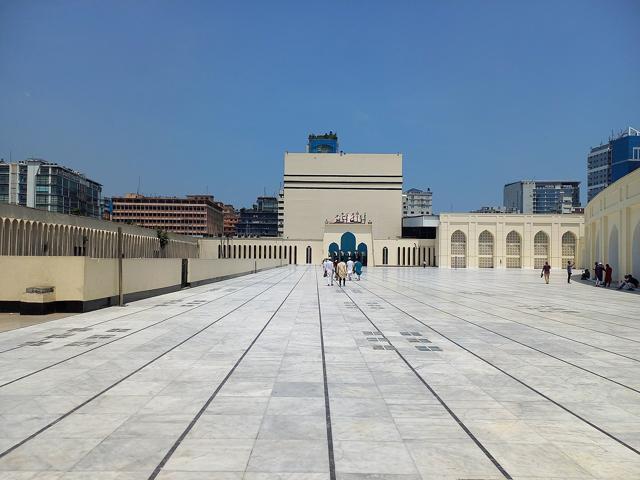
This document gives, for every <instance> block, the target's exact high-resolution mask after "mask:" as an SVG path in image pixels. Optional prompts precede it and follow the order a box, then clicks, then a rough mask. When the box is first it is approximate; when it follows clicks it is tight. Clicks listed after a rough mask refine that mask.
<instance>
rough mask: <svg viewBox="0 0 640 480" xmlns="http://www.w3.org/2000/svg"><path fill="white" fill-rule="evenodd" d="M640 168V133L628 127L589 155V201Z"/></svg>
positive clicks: (595, 148) (593, 149) (592, 150)
mask: <svg viewBox="0 0 640 480" xmlns="http://www.w3.org/2000/svg"><path fill="white" fill-rule="evenodd" d="M639 166H640V131H639V130H637V129H635V128H633V127H628V128H627V129H626V130H623V131H621V132H620V133H618V134H617V135H612V136H611V137H610V138H609V141H608V142H607V143H603V144H601V145H598V146H597V147H593V148H591V150H590V151H589V154H588V155H587V201H588V202H589V201H591V199H592V198H593V197H595V196H596V195H597V194H598V193H600V192H601V191H602V190H604V189H605V188H607V187H608V186H609V185H610V184H611V183H613V182H615V181H617V180H619V179H621V178H622V177H624V176H625V175H626V174H628V173H631V172H632V171H633V170H635V169H636V168H638V167H639Z"/></svg>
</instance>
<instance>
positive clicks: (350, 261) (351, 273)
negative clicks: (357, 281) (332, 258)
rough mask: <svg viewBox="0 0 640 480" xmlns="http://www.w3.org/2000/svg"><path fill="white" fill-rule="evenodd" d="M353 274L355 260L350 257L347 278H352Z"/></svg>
mask: <svg viewBox="0 0 640 480" xmlns="http://www.w3.org/2000/svg"><path fill="white" fill-rule="evenodd" d="M352 275H353V260H351V258H349V260H347V278H348V279H349V281H351V280H352V278H351V276H352Z"/></svg>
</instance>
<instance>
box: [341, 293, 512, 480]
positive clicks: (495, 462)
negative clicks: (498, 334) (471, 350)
mask: <svg viewBox="0 0 640 480" xmlns="http://www.w3.org/2000/svg"><path fill="white" fill-rule="evenodd" d="M363 288H364V287H363ZM341 290H342V293H344V294H345V296H346V297H347V298H348V299H349V300H351V303H353V304H354V305H355V306H356V307H357V308H358V310H359V311H360V313H362V315H363V316H364V317H365V318H366V319H367V320H368V321H369V323H370V324H371V325H372V326H373V328H375V329H376V331H377V332H380V334H379V335H378V336H380V337H381V338H384V339H385V340H386V341H387V342H388V343H389V345H391V346H392V347H393V348H394V351H395V352H396V354H397V355H398V356H399V357H400V359H401V360H402V361H403V362H404V363H405V364H406V365H407V367H409V369H410V370H411V371H412V372H413V373H414V375H415V376H416V377H418V379H419V380H420V382H421V383H422V384H423V385H424V386H425V387H427V389H428V390H429V392H431V394H432V395H433V396H434V397H435V399H436V400H438V402H439V403H440V405H442V407H443V408H444V409H445V410H446V411H447V413H448V414H449V415H450V416H451V418H453V419H454V420H455V422H456V423H457V424H458V425H459V426H460V428H462V430H463V431H464V433H466V434H467V436H468V437H469V438H470V439H471V440H472V441H473V443H475V444H476V446H477V447H478V448H479V449H480V450H481V451H482V453H483V454H484V455H485V456H486V457H487V458H488V459H489V461H491V463H492V464H493V465H494V466H495V467H496V468H497V469H498V471H499V472H500V473H501V474H502V476H503V477H504V478H506V479H508V480H512V479H513V477H512V476H511V475H510V474H509V472H507V470H506V469H505V468H504V467H503V466H502V465H501V464H500V462H498V460H497V459H496V458H495V457H494V456H493V455H492V454H491V452H490V451H489V450H488V449H487V447H485V446H484V445H483V444H482V443H481V442H480V440H478V438H477V437H476V436H475V435H474V434H473V433H472V432H471V430H469V428H468V427H467V426H466V425H465V424H464V422H463V421H462V420H461V419H460V418H459V417H458V416H457V415H456V414H455V413H454V411H453V410H451V408H450V407H449V406H448V405H447V403H446V402H445V401H444V400H443V399H442V397H440V395H438V393H437V392H436V391H435V390H434V389H433V387H432V386H431V385H430V384H429V383H428V382H427V381H426V380H425V379H424V378H423V377H422V375H420V374H419V373H418V371H417V370H416V369H415V368H414V367H413V365H411V363H409V361H408V360H407V359H406V357H405V356H404V355H402V353H400V351H399V350H398V349H397V348H396V347H395V345H394V344H393V343H392V342H391V340H389V339H388V338H387V336H386V335H384V334H383V333H382V330H380V328H378V326H377V325H376V324H375V322H374V321H373V320H371V318H369V315H367V314H366V313H365V312H364V310H362V308H360V305H358V304H357V303H356V301H355V300H354V299H353V298H352V297H351V295H349V294H348V293H347V290H346V288H341Z"/></svg>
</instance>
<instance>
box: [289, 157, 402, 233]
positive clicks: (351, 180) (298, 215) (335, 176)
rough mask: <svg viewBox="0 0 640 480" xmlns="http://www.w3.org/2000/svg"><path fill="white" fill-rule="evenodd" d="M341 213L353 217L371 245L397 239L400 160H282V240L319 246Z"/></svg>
mask: <svg viewBox="0 0 640 480" xmlns="http://www.w3.org/2000/svg"><path fill="white" fill-rule="evenodd" d="M343 213H345V214H348V215H351V214H352V213H354V214H355V213H357V214H358V215H359V216H360V218H361V220H360V221H362V222H363V223H365V224H367V225H371V234H372V235H373V237H374V238H376V239H378V238H381V239H382V238H398V237H400V235H401V228H402V155H401V154H399V153H394V154H360V153H357V154H345V153H287V154H285V157H284V235H283V236H284V238H289V239H312V240H322V239H323V237H324V232H325V225H326V224H328V223H332V222H335V221H336V217H337V216H339V215H342V214H343ZM348 220H350V218H349V219H348ZM340 221H342V219H340Z"/></svg>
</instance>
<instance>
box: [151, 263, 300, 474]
mask: <svg viewBox="0 0 640 480" xmlns="http://www.w3.org/2000/svg"><path fill="white" fill-rule="evenodd" d="M307 271H308V269H306V270H305V271H304V272H302V275H301V276H300V278H299V279H298V281H297V282H296V283H295V284H294V285H293V287H292V288H291V290H289V293H287V296H286V297H284V300H282V302H280V305H278V308H276V310H275V311H274V312H273V313H272V314H271V316H270V317H269V319H268V320H267V322H266V323H265V324H264V326H263V327H262V328H261V329H260V331H259V332H258V334H257V335H256V336H255V338H254V339H253V340H252V341H251V343H250V344H249V346H248V347H247V348H246V349H245V351H244V352H242V355H240V358H238V360H237V361H236V363H235V364H234V365H233V367H231V370H229V372H228V373H227V374H226V375H225V377H224V378H223V379H222V381H221V382H220V384H219V385H218V386H217V388H216V389H215V390H214V391H213V393H212V394H211V395H210V396H209V398H208V399H207V401H206V402H205V403H204V405H203V406H202V408H200V410H199V411H198V413H196V415H195V416H194V417H193V419H192V420H191V422H189V425H187V428H185V429H184V431H183V432H182V433H181V434H180V436H179V437H178V439H177V440H176V441H175V442H174V443H173V445H172V446H171V447H170V448H169V450H168V451H167V453H166V454H165V456H164V457H163V458H162V460H161V461H160V463H159V464H158V465H157V466H156V468H155V469H154V470H153V472H152V473H151V475H149V478H148V480H153V479H155V478H156V477H157V476H158V475H160V472H161V471H162V469H163V468H164V466H165V465H166V464H167V462H168V461H169V460H170V459H171V457H172V456H173V454H174V453H175V452H176V450H177V449H178V447H179V446H180V444H181V443H182V442H183V440H184V439H185V438H186V436H187V435H188V434H189V432H190V431H191V430H192V429H193V427H195V425H196V423H197V422H198V420H199V419H200V417H202V415H203V414H204V412H205V411H206V410H207V408H209V405H211V402H213V400H214V399H215V398H216V396H217V395H218V393H219V392H220V390H222V387H224V386H225V384H226V383H227V381H228V380H229V378H231V375H233V373H234V372H235V371H236V368H238V366H239V365H240V363H241V362H242V360H244V357H246V356H247V354H248V353H249V351H250V350H251V348H252V347H253V345H254V344H255V343H256V342H257V341H258V339H259V338H260V336H261V335H262V333H263V332H264V331H265V330H266V328H267V327H268V326H269V324H270V323H271V320H273V319H274V317H275V316H276V315H277V314H278V312H279V311H280V309H281V308H282V306H283V305H284V304H285V302H286V301H287V299H288V298H289V296H290V295H291V294H292V293H293V291H294V290H295V289H296V287H297V286H298V284H299V283H300V281H301V280H302V279H303V278H304V276H305V274H306V273H307ZM281 281H282V280H281ZM278 283H280V282H278Z"/></svg>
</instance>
